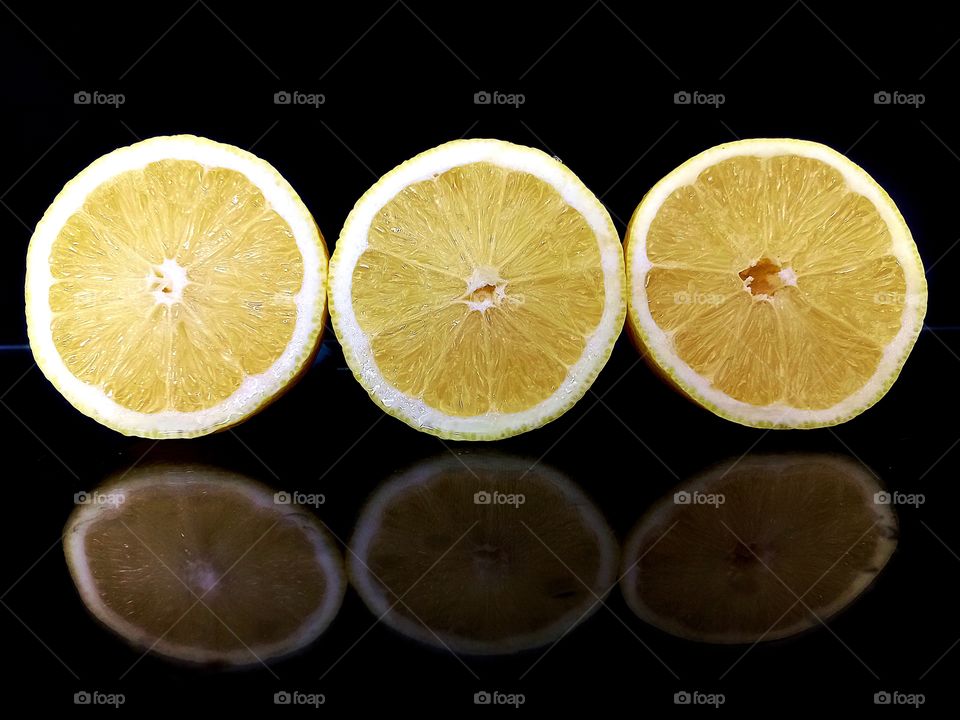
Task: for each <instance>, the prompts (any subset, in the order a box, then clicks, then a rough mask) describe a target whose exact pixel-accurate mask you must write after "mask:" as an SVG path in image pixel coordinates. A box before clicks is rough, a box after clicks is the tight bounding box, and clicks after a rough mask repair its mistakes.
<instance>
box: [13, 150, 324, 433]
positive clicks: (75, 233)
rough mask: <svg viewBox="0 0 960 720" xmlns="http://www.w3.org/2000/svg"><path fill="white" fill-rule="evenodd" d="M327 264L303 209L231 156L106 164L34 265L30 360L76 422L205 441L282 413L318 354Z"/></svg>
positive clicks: (51, 221) (40, 233)
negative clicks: (289, 392) (277, 406)
mask: <svg viewBox="0 0 960 720" xmlns="http://www.w3.org/2000/svg"><path fill="white" fill-rule="evenodd" d="M326 271H327V251H326V247H325V245H324V243H323V238H322V237H321V236H320V234H319V231H318V230H317V227H316V225H315V224H314V222H313V219H312V217H311V216H310V213H309V212H308V211H307V209H306V208H305V207H304V205H303V203H302V202H301V201H300V198H299V197H297V195H296V193H295V192H294V191H293V189H292V188H291V187H290V185H288V184H287V182H286V181H285V180H284V179H283V178H282V177H280V175H279V173H277V171H276V170H274V169H273V168H272V167H271V166H270V165H268V164H267V163H266V162H264V161H263V160H260V159H259V158H257V157H255V156H254V155H251V154H250V153H248V152H245V151H243V150H240V149H239V148H235V147H232V146H230V145H223V144H220V143H216V142H213V141H211V140H206V139H203V138H198V137H192V136H188V135H180V136H176V137H156V138H152V139H150V140H145V141H143V142H140V143H137V144H135V145H132V146H130V147H126V148H121V149H119V150H116V151H114V152H111V153H109V154H108V155H105V156H103V157H101V158H100V159H98V160H97V161H95V162H94V163H93V164H92V165H90V166H89V167H87V168H86V169H85V170H83V171H82V172H81V173H80V174H79V175H77V176H76V177H75V178H74V179H73V180H71V181H70V182H69V183H67V185H66V187H64V189H63V191H62V192H61V193H60V194H59V195H58V196H57V198H56V199H55V200H54V201H53V204H52V205H51V206H50V207H49V208H48V209H47V212H46V213H45V214H44V216H43V219H42V220H41V221H40V223H39V224H38V225H37V229H36V232H35V233H34V235H33V238H32V239H31V241H30V248H29V250H28V252H27V279H26V308H27V329H28V332H29V336H30V346H31V348H32V349H33V354H34V357H35V358H36V361H37V364H38V365H39V366H40V368H41V370H43V372H44V374H45V375H46V376H47V378H48V379H49V380H50V381H51V382H52V383H53V384H54V385H55V386H56V387H57V389H58V390H59V391H60V392H61V393H62V394H63V395H64V396H65V397H66V398H67V400H69V401H70V402H71V403H72V404H73V405H74V406H75V407H76V408H77V409H78V410H80V411H81V412H83V413H85V414H86V415H89V416H90V417H92V418H94V419H95V420H98V421H99V422H101V423H103V424H104V425H107V426H108V427H111V428H113V429H115V430H118V431H120V432H122V433H124V434H127V435H139V436H143V437H156V438H171V437H192V436H196V435H203V434H206V433H209V432H213V431H215V430H222V429H224V428H226V427H229V426H231V425H235V424H236V423H238V422H241V421H242V420H244V419H245V418H247V417H249V416H250V415H251V414H253V413H254V412H256V411H257V410H259V409H261V408H262V407H264V406H265V405H266V404H267V403H269V402H270V401H271V400H272V399H274V398H275V397H276V396H277V395H278V394H279V393H280V392H281V391H282V390H283V389H284V388H286V387H287V386H288V385H289V384H290V383H291V382H292V380H293V379H294V378H295V377H296V376H297V375H298V373H300V371H302V370H303V369H304V368H305V367H306V366H307V364H308V360H309V359H310V357H311V356H312V354H313V353H314V352H315V350H316V349H317V347H318V345H319V342H320V336H321V332H322V329H323V324H324V320H325V311H326V294H325V287H326Z"/></svg>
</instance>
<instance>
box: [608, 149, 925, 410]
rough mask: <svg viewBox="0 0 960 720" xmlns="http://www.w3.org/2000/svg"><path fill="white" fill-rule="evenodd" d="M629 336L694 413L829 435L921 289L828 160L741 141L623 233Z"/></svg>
mask: <svg viewBox="0 0 960 720" xmlns="http://www.w3.org/2000/svg"><path fill="white" fill-rule="evenodd" d="M625 245H626V263H627V285H628V288H629V303H630V305H629V313H628V326H629V328H630V330H631V334H632V335H633V336H634V338H635V339H636V341H637V342H638V344H639V345H640V346H641V349H642V351H644V352H645V354H646V356H647V358H648V360H649V361H650V362H651V363H652V364H653V365H654V367H655V368H656V369H657V370H659V371H660V372H661V373H662V374H663V375H664V376H665V377H666V378H667V379H668V380H670V381H671V382H672V383H673V384H674V385H675V386H676V387H678V388H679V389H680V390H681V391H682V392H683V393H685V394H686V395H687V396H688V397H690V398H691V399H692V400H694V401H695V402H697V403H699V404H700V405H703V406H704V407H706V408H708V409H710V410H712V411H713V412H714V413H716V414H717V415H720V416H721V417H725V418H727V419H730V420H733V421H735V422H738V423H742V424H744V425H751V426H754V427H771V428H808V427H823V426H827V425H836V424H838V423H841V422H844V421H846V420H849V419H850V418H852V417H854V416H856V415H858V414H859V413H861V412H863V411H864V410H866V409H867V408H869V407H870V406H871V405H873V404H874V403H875V402H876V401H877V400H879V399H880V398H881V397H882V396H883V395H884V394H885V393H886V391H887V390H888V389H889V388H890V386H891V385H892V384H893V382H894V381H895V380H896V378H897V376H898V375H899V373H900V370H901V368H902V367H903V364H904V362H905V361H906V359H907V356H908V355H909V353H910V350H911V349H912V348H913V345H914V342H915V341H916V339H917V335H918V334H919V332H920V329H921V327H922V326H923V317H924V313H925V312H926V306H927V285H926V279H925V277H924V272H923V265H922V264H921V261H920V256H919V254H918V253H917V248H916V245H915V244H914V242H913V238H912V237H911V235H910V230H909V229H908V228H907V225H906V223H905V222H904V220H903V218H902V217H901V215H900V213H899V212H898V210H897V208H896V206H895V205H894V204H893V201H892V200H891V199H890V197H889V196H888V195H887V194H886V193H885V192H884V191H883V189H882V188H881V187H880V186H879V185H877V183H876V182H874V180H873V179H872V178H871V177H870V176H869V175H867V173H866V172H864V171H863V170H862V169H861V168H859V167H857V166H856V165H855V164H854V163H852V162H851V161H850V160H848V159H847V158H846V157H844V156H843V155H841V154H840V153H838V152H836V151H834V150H831V149H830V148H828V147H826V146H824V145H820V144H818V143H812V142H805V141H801V140H766V139H760V140H743V141H741V142H734V143H729V144H727V145H720V146H718V147H715V148H711V149H710V150H707V151H706V152H703V153H701V154H700V155H697V156H696V157H694V158H693V159H691V160H688V161H687V162H686V163H684V164H683V165H681V166H680V167H679V168H677V169H676V170H674V171H673V172H672V173H670V174H669V175H667V176H666V177H665V178H664V179H663V180H661V181H660V182H659V183H657V184H656V185H655V186H654V187H653V189H652V190H651V191H650V192H649V193H648V194H647V195H646V197H644V199H643V201H642V202H641V203H640V206H639V207H638V208H637V210H636V212H635V213H634V215H633V218H632V219H631V221H630V225H629V227H628V229H627V238H626V242H625Z"/></svg>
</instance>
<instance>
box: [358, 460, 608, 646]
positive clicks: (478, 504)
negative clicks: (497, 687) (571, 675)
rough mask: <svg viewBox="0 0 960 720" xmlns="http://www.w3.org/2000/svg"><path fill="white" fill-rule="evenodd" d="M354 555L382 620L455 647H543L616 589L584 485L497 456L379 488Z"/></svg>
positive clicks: (414, 472) (425, 468) (604, 535)
mask: <svg viewBox="0 0 960 720" xmlns="http://www.w3.org/2000/svg"><path fill="white" fill-rule="evenodd" d="M351 550H352V552H351V553H350V554H349V556H348V570H349V573H350V577H351V580H352V581H353V583H354V585H355V586H356V588H357V590H358V591H359V593H360V595H361V596H362V597H363V600H364V602H365V603H366V604H367V606H368V607H369V608H370V610H371V611H372V612H373V613H374V615H376V616H377V617H380V616H383V620H384V621H385V622H386V623H388V624H389V625H390V626H392V627H393V628H395V629H396V630H398V631H400V632H401V633H403V634H405V635H408V636H410V637H413V638H415V639H417V640H420V641H422V642H424V643H428V644H430V645H435V646H441V647H447V648H449V649H451V650H453V651H454V652H457V653H466V654H499V653H510V652H516V651H519V650H523V649H527V648H533V647H538V646H541V645H544V644H547V643H549V642H551V641H553V640H555V639H557V638H559V637H560V636H562V635H563V634H564V633H566V632H567V631H569V630H570V629H571V628H572V627H573V626H574V625H575V624H576V623H577V622H579V621H580V620H582V619H583V618H584V617H586V616H587V615H589V614H590V613H591V612H592V611H594V610H595V609H596V608H597V607H599V603H598V602H597V597H598V596H599V597H603V596H604V595H605V594H606V593H607V592H608V591H609V590H610V588H611V587H612V586H613V585H615V584H616V568H617V550H618V549H617V545H616V541H615V540H614V538H613V535H612V533H611V531H610V528H609V527H608V525H607V523H606V521H605V520H604V518H603V516H602V515H601V514H600V512H599V510H598V509H597V508H596V507H595V506H594V505H593V503H592V502H590V500H589V499H588V498H587V497H586V496H585V495H584V494H583V492H582V491H581V490H580V489H579V488H578V487H577V486H575V485H574V484H573V483H572V482H571V481H570V480H568V479H567V478H566V477H564V476H563V475H561V474H560V473H559V472H557V471H556V470H553V469H551V468H549V467H546V466H544V465H542V464H535V462H534V461H533V460H527V459H520V458H513V457H505V456H501V455H496V454H492V453H478V454H463V455H460V456H457V457H454V456H453V455H449V454H448V455H446V456H441V457H438V458H436V459H432V460H428V461H425V462H422V463H420V464H418V465H416V466H415V467H413V468H412V469H410V470H408V471H407V472H405V473H403V474H402V475H400V476H399V477H397V478H395V479H393V480H391V481H389V482H387V483H385V484H384V485H382V486H381V487H380V488H379V489H378V490H377V491H376V492H375V493H374V495H373V497H372V498H371V499H370V501H369V502H368V504H367V506H366V507H365V509H364V511H363V512H362V514H361V517H360V519H359V522H358V524H357V529H356V531H355V533H354V536H353V538H352V541H351Z"/></svg>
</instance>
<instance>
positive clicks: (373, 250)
mask: <svg viewBox="0 0 960 720" xmlns="http://www.w3.org/2000/svg"><path fill="white" fill-rule="evenodd" d="M367 241H368V245H367V249H366V250H365V252H364V253H363V255H361V257H360V259H359V260H358V262H357V265H356V268H355V270H354V273H353V289H352V300H353V308H354V311H355V313H356V316H357V320H358V322H359V324H360V327H361V329H362V330H363V332H364V333H365V334H366V335H367V336H368V337H369V338H370V342H371V347H372V350H373V355H374V359H375V361H376V363H377V367H378V369H379V371H380V372H381V374H382V375H383V377H384V378H385V379H386V380H387V381H388V382H389V383H391V384H392V385H393V386H394V387H396V388H397V389H398V390H400V391H401V392H402V393H404V394H405V395H407V396H411V397H415V398H419V399H422V400H423V401H424V402H425V403H426V404H427V405H428V406H430V407H433V408H436V409H439V410H440V411H442V412H444V413H446V414H449V415H455V416H474V415H481V414H484V413H509V412H517V411H521V410H525V409H527V408H530V407H532V406H534V405H536V404H537V403H539V402H541V401H543V400H545V399H546V398H548V397H550V396H551V395H553V394H554V393H555V392H556V391H557V390H558V389H559V388H560V386H561V383H562V382H563V380H564V379H565V378H566V376H567V372H568V369H569V367H570V366H571V365H573V364H574V363H576V362H577V361H578V360H579V359H580V358H581V356H582V355H583V353H584V349H585V347H586V344H587V338H588V337H589V336H590V335H591V334H592V333H593V331H594V330H595V329H596V327H597V325H598V323H599V321H600V317H601V315H602V313H603V302H604V300H603V298H604V286H603V271H602V268H601V263H600V251H599V246H598V244H597V239H596V236H595V234H594V232H593V231H592V230H591V228H590V226H589V225H588V224H587V222H586V220H585V219H584V218H583V216H582V215H581V214H580V213H579V212H578V211H576V210H575V209H573V208H571V207H570V206H569V205H567V203H566V202H565V201H564V200H563V198H562V197H561V196H560V195H559V194H558V193H557V191H556V190H554V189H553V188H552V187H551V186H550V185H548V184H547V183H545V182H543V181H542V180H540V179H539V178H536V177H534V176H533V175H530V174H528V173H524V172H518V171H512V170H507V169H504V168H501V167H498V166H495V165H492V164H489V163H473V164H469V165H464V166H461V167H457V168H453V169H451V170H448V171H447V172H444V173H441V174H439V175H437V176H435V177H434V178H432V179H430V180H425V181H422V182H418V183H415V184H413V185H410V186H408V187H407V188H405V189H404V190H402V191H401V192H400V193H398V194H397V195H396V196H395V197H394V198H393V199H391V200H390V202H388V203H387V204H386V205H385V206H384V207H383V208H382V209H381V210H380V212H379V213H378V214H377V215H376V216H375V217H374V219H373V222H372V224H371V226H370V231H369V234H368V238H367Z"/></svg>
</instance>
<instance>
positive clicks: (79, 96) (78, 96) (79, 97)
mask: <svg viewBox="0 0 960 720" xmlns="http://www.w3.org/2000/svg"><path fill="white" fill-rule="evenodd" d="M91 102H93V96H92V95H91V94H90V93H88V92H87V91H86V90H81V91H79V92H75V93H74V94H73V104H74V105H89V104H90V103H91Z"/></svg>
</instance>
